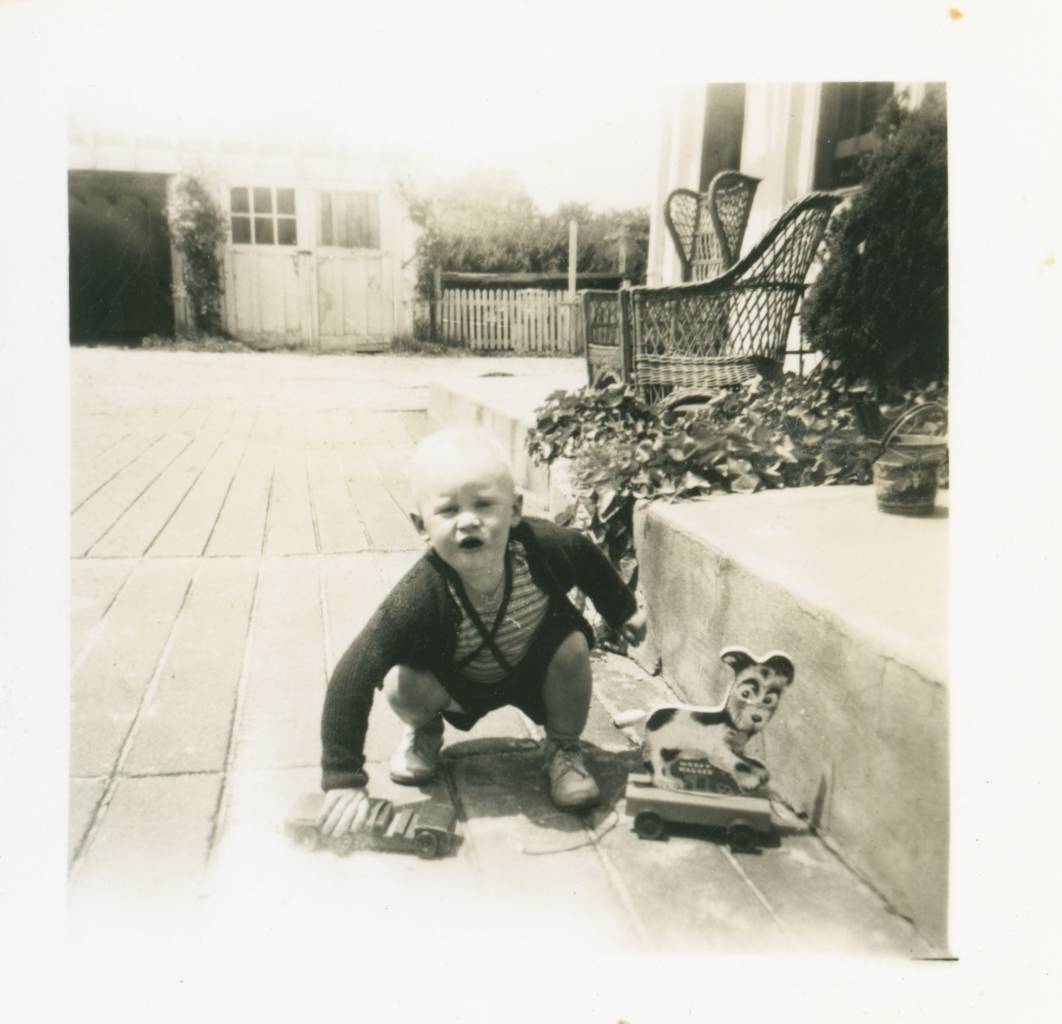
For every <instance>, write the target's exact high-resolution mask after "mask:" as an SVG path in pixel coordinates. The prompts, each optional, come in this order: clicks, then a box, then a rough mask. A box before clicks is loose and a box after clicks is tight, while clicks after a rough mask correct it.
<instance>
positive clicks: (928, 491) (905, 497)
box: [874, 402, 948, 516]
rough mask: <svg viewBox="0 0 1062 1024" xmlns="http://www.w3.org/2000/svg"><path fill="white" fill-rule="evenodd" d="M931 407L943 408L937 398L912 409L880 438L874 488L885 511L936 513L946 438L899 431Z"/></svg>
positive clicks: (921, 513)
mask: <svg viewBox="0 0 1062 1024" xmlns="http://www.w3.org/2000/svg"><path fill="white" fill-rule="evenodd" d="M930 409H933V410H936V411H938V412H943V409H942V407H941V406H939V405H937V404H936V403H935V402H928V403H926V404H925V405H919V406H916V407H915V408H913V409H909V410H908V411H907V412H905V413H904V414H903V415H902V416H900V417H899V418H898V419H897V420H896V421H895V422H894V423H893V425H892V426H891V427H890V428H889V429H888V430H887V431H886V433H885V437H884V438H882V440H881V444H880V454H879V455H878V457H877V459H876V460H875V462H874V491H875V494H876V496H877V502H878V509H879V510H880V511H882V512H888V513H893V514H896V515H904V516H928V515H932V514H933V509H934V508H935V507H936V502H937V476H938V472H939V470H940V464H941V463H942V462H943V461H944V457H945V455H946V453H947V450H948V442H947V439H946V438H945V437H943V436H940V435H937V434H916V433H900V429H901V428H902V427H903V426H905V425H906V424H908V423H909V422H910V421H911V420H912V419H914V418H915V416H916V415H920V414H922V413H925V412H926V411H928V410H930Z"/></svg>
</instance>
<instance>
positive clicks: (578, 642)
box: [549, 629, 590, 676]
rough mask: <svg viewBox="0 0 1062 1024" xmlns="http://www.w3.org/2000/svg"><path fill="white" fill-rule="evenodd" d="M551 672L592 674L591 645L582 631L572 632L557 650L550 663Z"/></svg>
mask: <svg viewBox="0 0 1062 1024" xmlns="http://www.w3.org/2000/svg"><path fill="white" fill-rule="evenodd" d="M549 667H550V669H551V670H554V671H558V672H563V673H565V675H569V676H570V675H574V674H580V675H583V674H585V675H587V676H589V673H590V644H589V643H588V642H587V640H586V636H585V635H584V634H583V631H582V630H581V629H575V630H572V632H571V633H569V634H568V635H567V636H566V637H565V638H564V640H563V641H561V644H560V646H559V647H558V648H557V650H556V652H555V653H554V655H553V658H552V659H551V661H550V663H549Z"/></svg>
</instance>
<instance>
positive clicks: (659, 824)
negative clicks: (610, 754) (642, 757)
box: [626, 774, 774, 850]
mask: <svg viewBox="0 0 1062 1024" xmlns="http://www.w3.org/2000/svg"><path fill="white" fill-rule="evenodd" d="M626 797H627V814H628V816H630V817H632V818H634V830H635V832H637V833H638V835H639V837H641V838H642V839H660V838H662V837H663V835H664V833H665V832H666V831H667V824H668V823H669V822H670V823H675V824H681V825H700V826H702V827H706V828H722V829H725V830H726V838H727V842H728V843H729V844H730V846H731V848H733V849H735V850H749V849H752V848H754V847H755V846H756V845H757V844H758V843H761V842H763V841H764V840H766V839H769V838H771V837H772V836H773V835H774V824H773V821H772V819H771V802H770V800H768V799H766V798H765V797H758V796H738V795H736V794H735V795H730V794H727V795H723V794H720V793H705V792H688V791H679V790H670V789H659V788H658V787H656V786H654V785H653V779H652V776H651V775H643V774H631V775H630V776H629V777H628V779H627V790H626Z"/></svg>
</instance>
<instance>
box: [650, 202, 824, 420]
mask: <svg viewBox="0 0 1062 1024" xmlns="http://www.w3.org/2000/svg"><path fill="white" fill-rule="evenodd" d="M839 201H840V197H838V196H836V195H833V194H831V193H828V192H813V193H811V194H810V195H807V196H805V197H804V198H803V199H801V200H799V201H798V202H796V203H794V204H793V205H792V206H790V207H789V209H788V210H786V211H785V213H783V214H782V216H781V217H779V218H778V220H777V221H776V222H775V223H774V225H773V226H772V227H771V228H770V229H769V230H768V231H767V233H766V234H765V235H764V236H763V238H762V239H761V240H760V241H759V242H758V243H757V244H756V245H755V246H754V247H753V249H752V250H751V251H750V252H749V253H748V255H747V256H745V258H744V259H742V260H741V261H740V262H739V263H737V264H736V265H735V266H733V267H732V268H731V269H730V270H728V271H726V272H725V273H724V274H722V275H720V276H719V277H715V278H713V279H711V280H708V281H700V282H692V283H689V284H680V285H672V286H670V287H664V288H634V289H632V290H631V301H632V309H631V312H632V321H633V331H632V354H631V376H632V377H633V379H634V381H635V383H636V385H637V387H638V388H639V390H640V391H641V392H642V394H643V396H644V397H645V398H646V400H647V401H649V402H652V403H659V402H661V401H662V400H663V401H664V402H665V404H677V403H678V401H679V400H680V399H682V398H683V397H688V396H692V395H695V394H696V395H701V394H704V393H706V392H709V393H710V392H712V391H715V390H718V389H719V388H722V387H728V386H733V385H735V384H740V383H741V382H742V381H744V380H748V379H749V378H751V377H753V376H755V375H756V374H761V373H762V374H770V373H776V372H778V371H780V370H781V367H782V363H783V361H784V359H785V348H786V337H787V335H788V333H789V326H790V324H791V322H792V319H793V314H794V313H795V312H796V308H797V303H798V302H799V300H800V299H801V297H802V296H803V293H804V280H805V278H806V276H807V273H808V270H809V268H810V266H811V261H812V259H813V258H814V256H815V252H816V250H817V249H818V247H819V244H820V243H821V241H822V237H823V234H824V232H825V230H826V225H827V223H828V221H829V219H830V215H831V213H832V212H833V209H834V207H835V206H836V205H837V203H838V202H839Z"/></svg>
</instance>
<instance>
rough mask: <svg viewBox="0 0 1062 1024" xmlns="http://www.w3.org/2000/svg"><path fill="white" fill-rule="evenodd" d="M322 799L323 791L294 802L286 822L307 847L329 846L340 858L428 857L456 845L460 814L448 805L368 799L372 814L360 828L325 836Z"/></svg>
mask: <svg viewBox="0 0 1062 1024" xmlns="http://www.w3.org/2000/svg"><path fill="white" fill-rule="evenodd" d="M323 801H324V794H323V793H308V794H306V795H305V796H303V797H301V798H300V799H299V800H298V801H297V802H296V803H295V806H294V807H292V809H291V814H289V815H288V819H287V821H286V822H285V823H284V831H285V832H287V834H288V835H289V836H290V837H291V838H292V839H293V840H294V841H295V842H296V843H298V845H299V846H301V847H303V848H304V849H307V850H316V849H318V848H319V847H320V846H327V847H328V849H330V850H331V851H332V852H333V853H336V854H338V855H339V856H340V857H345V856H346V855H347V854H348V853H350V852H351V851H352V850H390V851H394V852H397V853H415V854H416V855H417V856H418V857H423V858H424V859H426V860H428V859H431V858H432V857H441V856H442V855H443V854H444V853H447V852H448V851H449V850H450V848H451V847H452V846H453V843H454V839H455V834H454V823H455V822H456V821H457V813H456V812H455V811H454V809H453V807H451V806H449V805H448V804H441V803H424V804H418V805H415V806H412V807H395V805H394V804H393V803H391V801H390V800H379V799H375V798H373V799H370V800H369V813H368V814H367V815H366V816H365V820H364V821H363V822H362V823H361V825H360V826H359V827H358V828H356V829H350V830H349V831H347V832H342V833H340V834H339V835H332V836H322V835H321V830H320V828H319V827H318V825H317V818H318V816H319V815H320V813H321V806H322V803H323Z"/></svg>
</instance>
